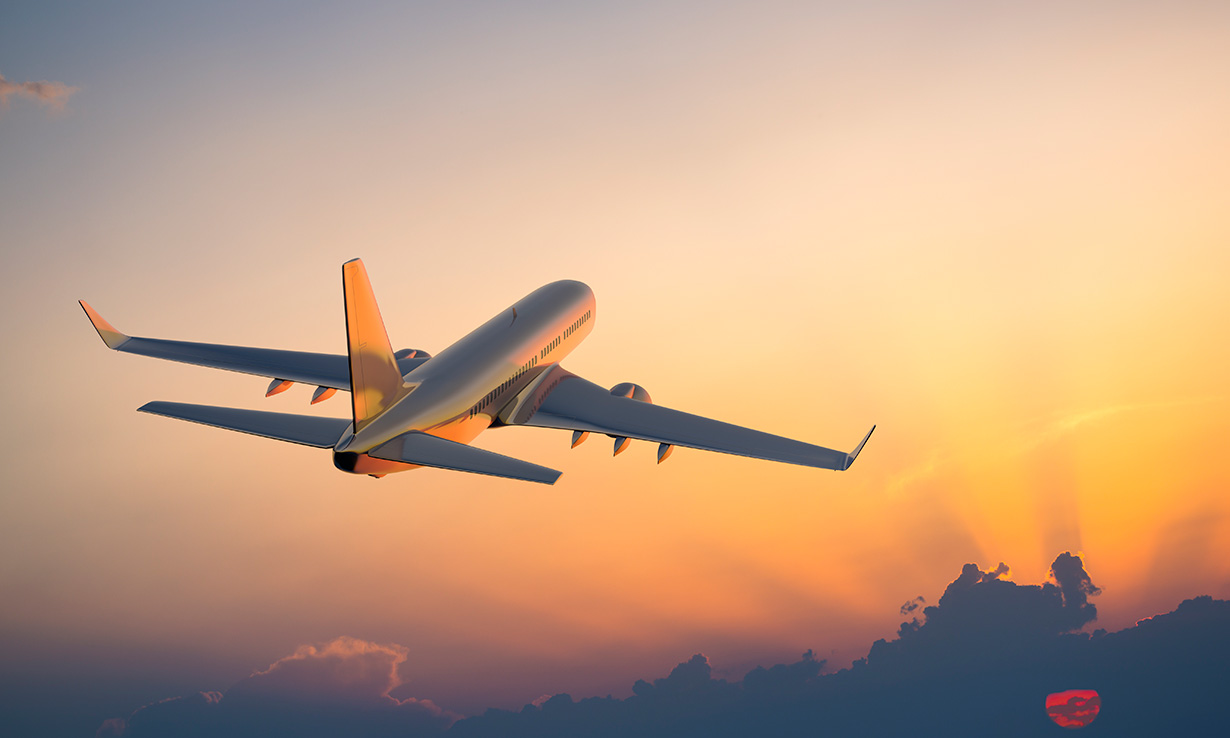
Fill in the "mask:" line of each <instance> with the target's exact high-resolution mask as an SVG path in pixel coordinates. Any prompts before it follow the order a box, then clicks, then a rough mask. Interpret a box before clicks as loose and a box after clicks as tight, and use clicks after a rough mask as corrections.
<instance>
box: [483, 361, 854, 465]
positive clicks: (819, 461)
mask: <svg viewBox="0 0 1230 738" xmlns="http://www.w3.org/2000/svg"><path fill="white" fill-rule="evenodd" d="M504 422H506V423H507V424H509V425H528V426H536V427H540V428H560V429H564V430H572V431H580V432H593V433H605V434H607V435H610V436H615V437H622V438H636V439H641V440H645V441H655V442H657V443H661V444H667V445H669V446H685V447H689V448H699V449H704V450H706V451H718V452H721V453H726V454H735V455H737V456H750V457H752V458H755V459H766V460H769V461H780V462H784V463H787V464H798V465H801V466H811V467H816V468H820V469H833V470H837V471H841V470H845V469H848V468H849V467H850V465H851V464H852V463H854V459H855V458H856V457H857V456H858V453H859V452H860V451H861V450H862V448H863V445H864V444H865V443H866V442H867V438H869V437H870V436H871V433H870V432H868V433H867V436H865V437H864V438H863V441H862V443H860V444H859V445H858V447H857V448H855V450H854V451H852V452H849V453H847V452H845V451H837V450H835V449H831V448H825V447H823V446H815V445H812V444H810V443H803V442H802V441H795V440H792V439H789V438H783V437H782V436H775V435H772V434H770V433H763V432H761V431H756V430H752V429H750V428H744V427H742V426H738V425H732V424H730V423H723V422H721V421H717V420H711V419H709V418H704V417H701V416H699V415H691V414H689V413H684V412H679V411H678V410H671V409H670V408H666V407H662V406H661V405H652V404H649V403H647V402H641V401H638V400H635V399H631V398H629V397H623V396H619V395H615V394H611V392H610V391H609V390H606V389H603V388H602V387H599V386H598V385H596V384H594V383H593V382H590V381H587V380H585V379H582V378H581V377H578V376H576V375H575V374H572V373H570V372H568V371H566V370H564V369H563V368H561V367H555V368H554V369H553V370H552V371H551V373H550V374H549V375H548V376H547V377H544V379H543V381H542V382H540V383H539V384H538V386H537V387H536V388H534V389H533V390H531V392H530V393H527V396H526V397H525V398H524V399H523V401H521V402H519V403H518V407H517V408H516V409H515V410H514V411H513V412H512V413H510V414H509V416H508V417H507V418H506V419H505V420H504ZM872 430H875V428H874V426H873V427H872Z"/></svg>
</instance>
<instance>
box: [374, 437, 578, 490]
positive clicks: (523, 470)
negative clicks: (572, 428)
mask: <svg viewBox="0 0 1230 738" xmlns="http://www.w3.org/2000/svg"><path fill="white" fill-rule="evenodd" d="M367 455H368V456H373V457H375V458H377V459H385V460H387V461H401V462H405V463H407V464H417V465H419V466H433V467H436V468H438V469H452V470H453V471H463V472H471V473H473V474H486V475H488V476H492V477H504V478H506V479H520V480H522V481H526V482H538V483H540V484H555V480H557V479H559V477H560V472H557V471H555V470H554V469H548V468H547V467H545V466H539V465H537V464H531V463H530V462H528V461H522V460H520V459H514V458H512V457H511V456H504V455H502V454H497V453H493V452H491V451H484V450H483V449H481V448H474V447H473V446H467V445H466V444H464V443H457V442H456V441H450V440H448V439H445V438H439V437H437V436H433V435H429V434H427V433H422V432H420V431H410V432H409V433H403V434H401V435H400V436H398V437H396V438H394V439H393V440H391V441H389V442H388V443H385V444H382V445H380V446H377V447H376V448H374V449H372V450H371V451H368V452H367Z"/></svg>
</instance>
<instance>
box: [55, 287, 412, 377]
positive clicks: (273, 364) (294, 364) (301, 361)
mask: <svg viewBox="0 0 1230 738" xmlns="http://www.w3.org/2000/svg"><path fill="white" fill-rule="evenodd" d="M80 302H81V308H82V309H83V310H85V314H86V315H87V316H88V317H89V318H90V322H91V323H93V324H94V329H95V330H97V331H98V335H99V337H101V338H102V340H103V343H105V344H107V348H110V349H114V350H116V351H122V352H124V353H126V354H138V355H140V356H152V357H154V358H156V359H166V360H168V361H178V362H181V363H184V364H196V365H197V366H207V367H212V368H214V369H226V370H227V371H232V372H241V373H243V374H255V375H257V376H261V377H270V378H274V379H285V380H289V381H291V382H302V383H304V384H314V385H317V386H320V387H332V388H333V389H340V390H345V391H347V392H349V391H350V363H349V359H348V358H347V357H346V355H345V354H340V355H339V354H316V353H309V352H307V351H283V350H280V349H265V348H248V347H246V346H226V345H222V344H216V343H191V342H188V341H167V340H163V339H161V338H139V337H136V336H129V335H126V334H124V333H121V332H119V331H117V330H116V329H115V328H114V327H113V326H112V325H111V324H110V323H108V322H107V321H106V320H105V319H103V317H102V316H101V315H99V314H98V313H97V312H96V311H95V310H94V309H93V308H92V307H90V306H89V305H88V304H86V302H85V301H84V300H82V301H80ZM426 360H427V358H426V357H423V356H421V355H420V356H419V357H416V358H400V359H398V361H397V364H398V368H400V369H401V372H402V374H403V375H404V374H407V373H409V371H410V370H411V369H413V368H414V367H416V366H418V365H419V364H421V363H423V362H424V361H426Z"/></svg>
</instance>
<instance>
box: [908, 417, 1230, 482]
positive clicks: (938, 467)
mask: <svg viewBox="0 0 1230 738" xmlns="http://www.w3.org/2000/svg"><path fill="white" fill-rule="evenodd" d="M1227 400H1230V396H1227V395H1206V396H1202V397H1180V398H1172V399H1168V400H1157V401H1153V402H1138V403H1124V404H1119V405H1107V406H1104V407H1098V408H1091V409H1086V410H1079V411H1074V412H1070V413H1066V414H1063V415H1059V416H1057V417H1051V418H1048V419H1045V420H1034V421H1030V422H1028V423H1025V424H1024V425H1022V426H1021V427H1020V429H1019V430H1018V431H1016V433H1015V434H1013V435H1008V436H1005V437H1001V438H999V439H997V440H996V441H995V442H994V443H993V444H992V447H993V448H998V449H1000V452H1001V453H1003V454H1005V455H1007V456H1020V455H1024V454H1027V453H1030V452H1032V451H1034V450H1035V449H1037V448H1039V447H1041V446H1045V445H1047V444H1050V443H1054V442H1057V441H1059V440H1061V439H1063V438H1064V437H1066V436H1069V435H1072V434H1073V433H1075V432H1076V431H1077V430H1078V429H1080V428H1081V427H1082V426H1087V425H1091V424H1094V423H1099V422H1102V421H1105V420H1107V419H1109V418H1113V417H1116V416H1119V415H1124V414H1129V413H1137V412H1144V411H1150V410H1169V409H1172V408H1176V407H1184V406H1189V405H1210V404H1215V403H1224V402H1226V401H1227ZM957 457H958V454H957V453H956V451H955V450H954V449H947V450H943V449H933V450H932V451H931V452H930V454H928V456H927V457H926V458H925V459H924V460H923V461H921V462H920V463H918V464H914V465H913V466H910V467H907V468H905V469H903V470H901V471H899V472H897V473H896V474H895V475H893V476H892V477H891V478H890V479H889V480H888V485H887V488H888V490H889V491H890V492H894V493H898V492H901V491H902V490H904V489H906V488H907V487H912V486H914V485H916V484H918V483H920V482H922V481H924V480H926V479H929V478H931V477H934V476H936V475H937V474H939V473H940V472H941V471H942V470H943V469H944V468H945V467H947V466H948V465H950V464H951V463H952V462H953V461H954V460H955V459H956V458H957Z"/></svg>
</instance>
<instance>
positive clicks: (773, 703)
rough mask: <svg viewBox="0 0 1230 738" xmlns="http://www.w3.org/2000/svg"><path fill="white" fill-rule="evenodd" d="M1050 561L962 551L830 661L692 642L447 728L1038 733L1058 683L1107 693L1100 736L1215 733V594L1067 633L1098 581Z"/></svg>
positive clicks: (612, 732) (1077, 567)
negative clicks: (658, 659) (789, 659)
mask: <svg viewBox="0 0 1230 738" xmlns="http://www.w3.org/2000/svg"><path fill="white" fill-rule="evenodd" d="M1052 570H1053V571H1054V572H1055V579H1056V582H1058V584H1052V583H1049V582H1048V583H1044V584H1041V585H1029V584H1025V585H1021V584H1016V583H1014V582H1011V581H1008V580H1007V579H1005V577H1006V576H1007V574H1008V567H1007V566H1006V565H1005V564H1002V563H1001V564H1000V565H999V566H996V567H995V568H994V569H991V570H990V571H983V570H982V569H980V568H979V567H978V566H977V565H976V564H968V565H966V566H965V567H964V568H963V569H962V571H961V574H960V576H958V577H957V578H956V579H955V580H954V581H953V582H952V583H951V584H949V585H948V587H947V589H946V590H945V592H944V595H943V597H941V598H940V600H939V601H938V603H937V604H936V605H934V606H931V607H926V608H925V610H924V613H923V615H922V617H920V618H915V619H914V620H913V621H912V622H910V623H903V624H902V627H901V630H900V631H899V633H898V637H897V638H896V639H893V640H892V641H877V643H876V644H875V645H874V646H873V647H872V649H871V653H870V655H869V656H868V658H866V659H862V660H859V661H857V662H855V664H854V665H853V666H852V667H851V668H849V669H842V670H840V671H838V672H836V673H831V674H822V673H821V671H822V668H823V663H824V662H823V661H819V660H816V659H815V656H814V654H813V653H812V652H811V651H808V652H807V653H805V654H803V657H802V658H801V659H800V660H799V661H796V662H793V663H789V664H777V665H775V666H772V667H769V668H764V667H758V668H756V669H754V670H752V671H751V672H748V673H747V675H746V676H744V678H743V680H742V681H740V682H727V681H725V680H721V679H714V678H713V676H712V673H711V669H710V666H709V662H708V660H707V659H706V658H705V657H704V656H703V655H700V654H697V655H695V656H693V657H692V658H690V659H688V660H687V661H684V662H683V663H681V664H679V665H678V666H677V667H675V669H674V670H672V671H671V673H670V674H669V675H668V676H666V677H664V678H660V679H655V680H653V681H652V682H649V681H645V680H641V681H638V682H637V684H636V686H635V687H634V689H633V692H634V693H633V695H632V696H631V697H629V698H627V699H624V700H617V699H612V698H610V697H606V698H589V699H582V700H579V701H577V700H573V699H572V697H570V696H569V695H566V694H562V695H556V696H554V697H552V698H550V699H549V700H546V701H542V702H536V704H533V705H526V706H525V707H524V708H523V709H522V710H521V711H519V712H508V711H503V710H488V711H487V712H486V713H485V714H483V715H480V716H476V717H472V718H467V719H465V720H462V721H460V722H458V723H457V724H456V725H454V726H453V728H452V730H451V731H450V732H449V736H450V738H454V737H456V738H494V737H495V736H501V737H505V736H527V737H528V736H535V737H537V738H556V737H558V738H563V737H564V736H568V737H569V738H580V737H582V736H624V735H637V736H650V737H652V736H663V737H665V736H672V738H674V737H678V736H706V738H713V737H717V738H721V737H723V736H731V737H733V736H747V735H774V736H815V735H900V734H906V733H909V734H917V733H923V734H929V735H946V736H986V735H1007V734H1011V735H1049V734H1051V732H1050V731H1053V730H1054V729H1055V725H1054V724H1053V723H1052V722H1051V719H1050V717H1049V716H1048V713H1047V709H1046V705H1045V700H1044V698H1045V697H1046V695H1047V694H1049V693H1053V692H1056V691H1060V690H1063V689H1067V688H1069V687H1072V686H1079V687H1080V688H1088V689H1096V690H1098V691H1099V692H1101V693H1102V694H1103V695H1104V698H1105V699H1106V700H1107V704H1110V705H1113V707H1111V708H1109V709H1107V708H1104V709H1103V712H1102V714H1101V715H1100V716H1099V718H1098V726H1099V729H1105V731H1106V734H1107V735H1127V736H1137V735H1139V736H1146V735H1147V736H1153V735H1163V734H1165V735H1176V734H1184V735H1203V734H1214V733H1217V732H1218V730H1219V728H1220V727H1221V726H1222V725H1224V722H1225V720H1226V719H1227V718H1228V717H1230V716H1228V715H1227V714H1226V713H1227V708H1225V707H1222V706H1221V705H1222V702H1223V700H1221V698H1220V697H1218V696H1217V695H1218V690H1220V689H1224V676H1223V674H1224V663H1225V661H1226V659H1227V658H1228V657H1230V638H1227V634H1228V633H1230V603H1227V602H1219V601H1214V600H1211V599H1210V598H1197V600H1189V601H1186V602H1184V603H1183V604H1182V605H1180V606H1179V609H1178V610H1176V611H1175V612H1174V613H1171V614H1170V615H1167V616H1158V617H1155V618H1153V619H1152V620H1149V621H1147V622H1145V623H1143V624H1141V626H1139V627H1136V628H1131V629H1128V630H1127V631H1122V632H1120V633H1117V634H1110V635H1106V634H1104V633H1103V632H1102V631H1098V632H1097V633H1095V634H1087V633H1073V632H1072V630H1073V629H1074V628H1078V627H1080V626H1081V625H1084V624H1085V623H1087V622H1088V621H1089V620H1091V619H1092V618H1093V617H1094V616H1095V614H1096V613H1095V611H1093V610H1092V605H1090V604H1089V603H1088V601H1087V600H1088V597H1089V596H1091V595H1093V594H1095V593H1096V592H1097V588H1096V587H1094V586H1093V582H1092V580H1091V579H1090V578H1089V575H1088V573H1087V572H1085V569H1084V566H1083V563H1082V562H1081V560H1080V558H1079V557H1078V556H1074V555H1072V554H1063V555H1061V556H1060V557H1058V558H1057V559H1056V560H1055V564H1053V565H1052ZM920 600H921V598H916V599H915V600H911V601H910V602H909V603H907V605H910V604H914V605H916V608H917V606H920V605H922V602H921V601H920ZM916 608H915V609H916ZM910 612H913V609H911V610H910ZM1159 621H1160V625H1156V626H1155V624H1159ZM1184 644H1185V645H1184ZM1149 695H1154V696H1157V697H1160V698H1161V702H1158V701H1151V699H1150V697H1149ZM1183 695H1195V696H1196V698H1197V699H1196V700H1194V701H1193V700H1191V699H1187V700H1184V699H1183Z"/></svg>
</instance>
